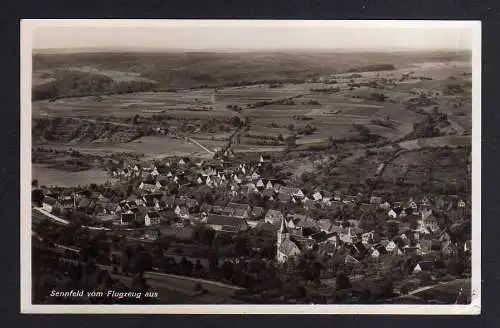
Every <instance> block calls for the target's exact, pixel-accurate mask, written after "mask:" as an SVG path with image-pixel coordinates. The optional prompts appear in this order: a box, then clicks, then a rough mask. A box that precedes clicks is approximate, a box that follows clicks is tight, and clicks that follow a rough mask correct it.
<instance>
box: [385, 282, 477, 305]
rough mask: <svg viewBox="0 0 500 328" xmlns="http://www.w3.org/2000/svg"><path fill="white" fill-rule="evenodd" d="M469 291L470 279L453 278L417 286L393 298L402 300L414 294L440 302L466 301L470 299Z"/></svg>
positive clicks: (423, 298)
mask: <svg viewBox="0 0 500 328" xmlns="http://www.w3.org/2000/svg"><path fill="white" fill-rule="evenodd" d="M470 292H471V281H470V279H455V280H451V281H447V282H440V283H437V284H434V285H430V286H424V287H420V288H417V289H415V290H413V291H411V292H409V293H408V294H406V295H403V296H400V297H397V298H396V299H395V300H403V299H405V298H407V297H408V296H416V297H419V298H421V299H422V300H426V301H433V300H437V299H439V300H440V301H441V302H444V303H447V304H448V303H449V304H457V303H464V302H465V303H466V302H467V301H468V300H469V299H470Z"/></svg>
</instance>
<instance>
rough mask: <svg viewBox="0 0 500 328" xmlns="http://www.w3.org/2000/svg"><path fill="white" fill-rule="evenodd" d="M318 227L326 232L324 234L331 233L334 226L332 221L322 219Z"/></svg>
mask: <svg viewBox="0 0 500 328" xmlns="http://www.w3.org/2000/svg"><path fill="white" fill-rule="evenodd" d="M316 226H317V227H318V228H319V229H320V230H321V231H324V232H330V230H331V228H332V226H333V224H332V221H330V220H329V219H321V220H318V222H317V224H316Z"/></svg>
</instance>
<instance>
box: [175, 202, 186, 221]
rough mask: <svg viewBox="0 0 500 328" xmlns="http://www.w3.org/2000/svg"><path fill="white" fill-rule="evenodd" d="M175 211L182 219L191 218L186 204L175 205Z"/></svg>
mask: <svg viewBox="0 0 500 328" xmlns="http://www.w3.org/2000/svg"><path fill="white" fill-rule="evenodd" d="M174 213H175V215H177V216H178V217H180V218H181V219H189V211H188V209H187V207H186V206H179V205H177V206H176V207H175V210H174Z"/></svg>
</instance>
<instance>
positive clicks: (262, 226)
mask: <svg viewBox="0 0 500 328" xmlns="http://www.w3.org/2000/svg"><path fill="white" fill-rule="evenodd" d="M254 229H256V230H259V231H270V232H277V231H278V230H279V229H280V226H279V225H277V224H271V223H269V222H264V221H262V222H259V223H257V225H256V226H255V228H254Z"/></svg>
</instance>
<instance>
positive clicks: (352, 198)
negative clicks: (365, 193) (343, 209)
mask: <svg viewBox="0 0 500 328" xmlns="http://www.w3.org/2000/svg"><path fill="white" fill-rule="evenodd" d="M357 201H358V197H357V196H349V195H346V196H345V197H344V200H343V202H344V204H355V203H356V202H357Z"/></svg>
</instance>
